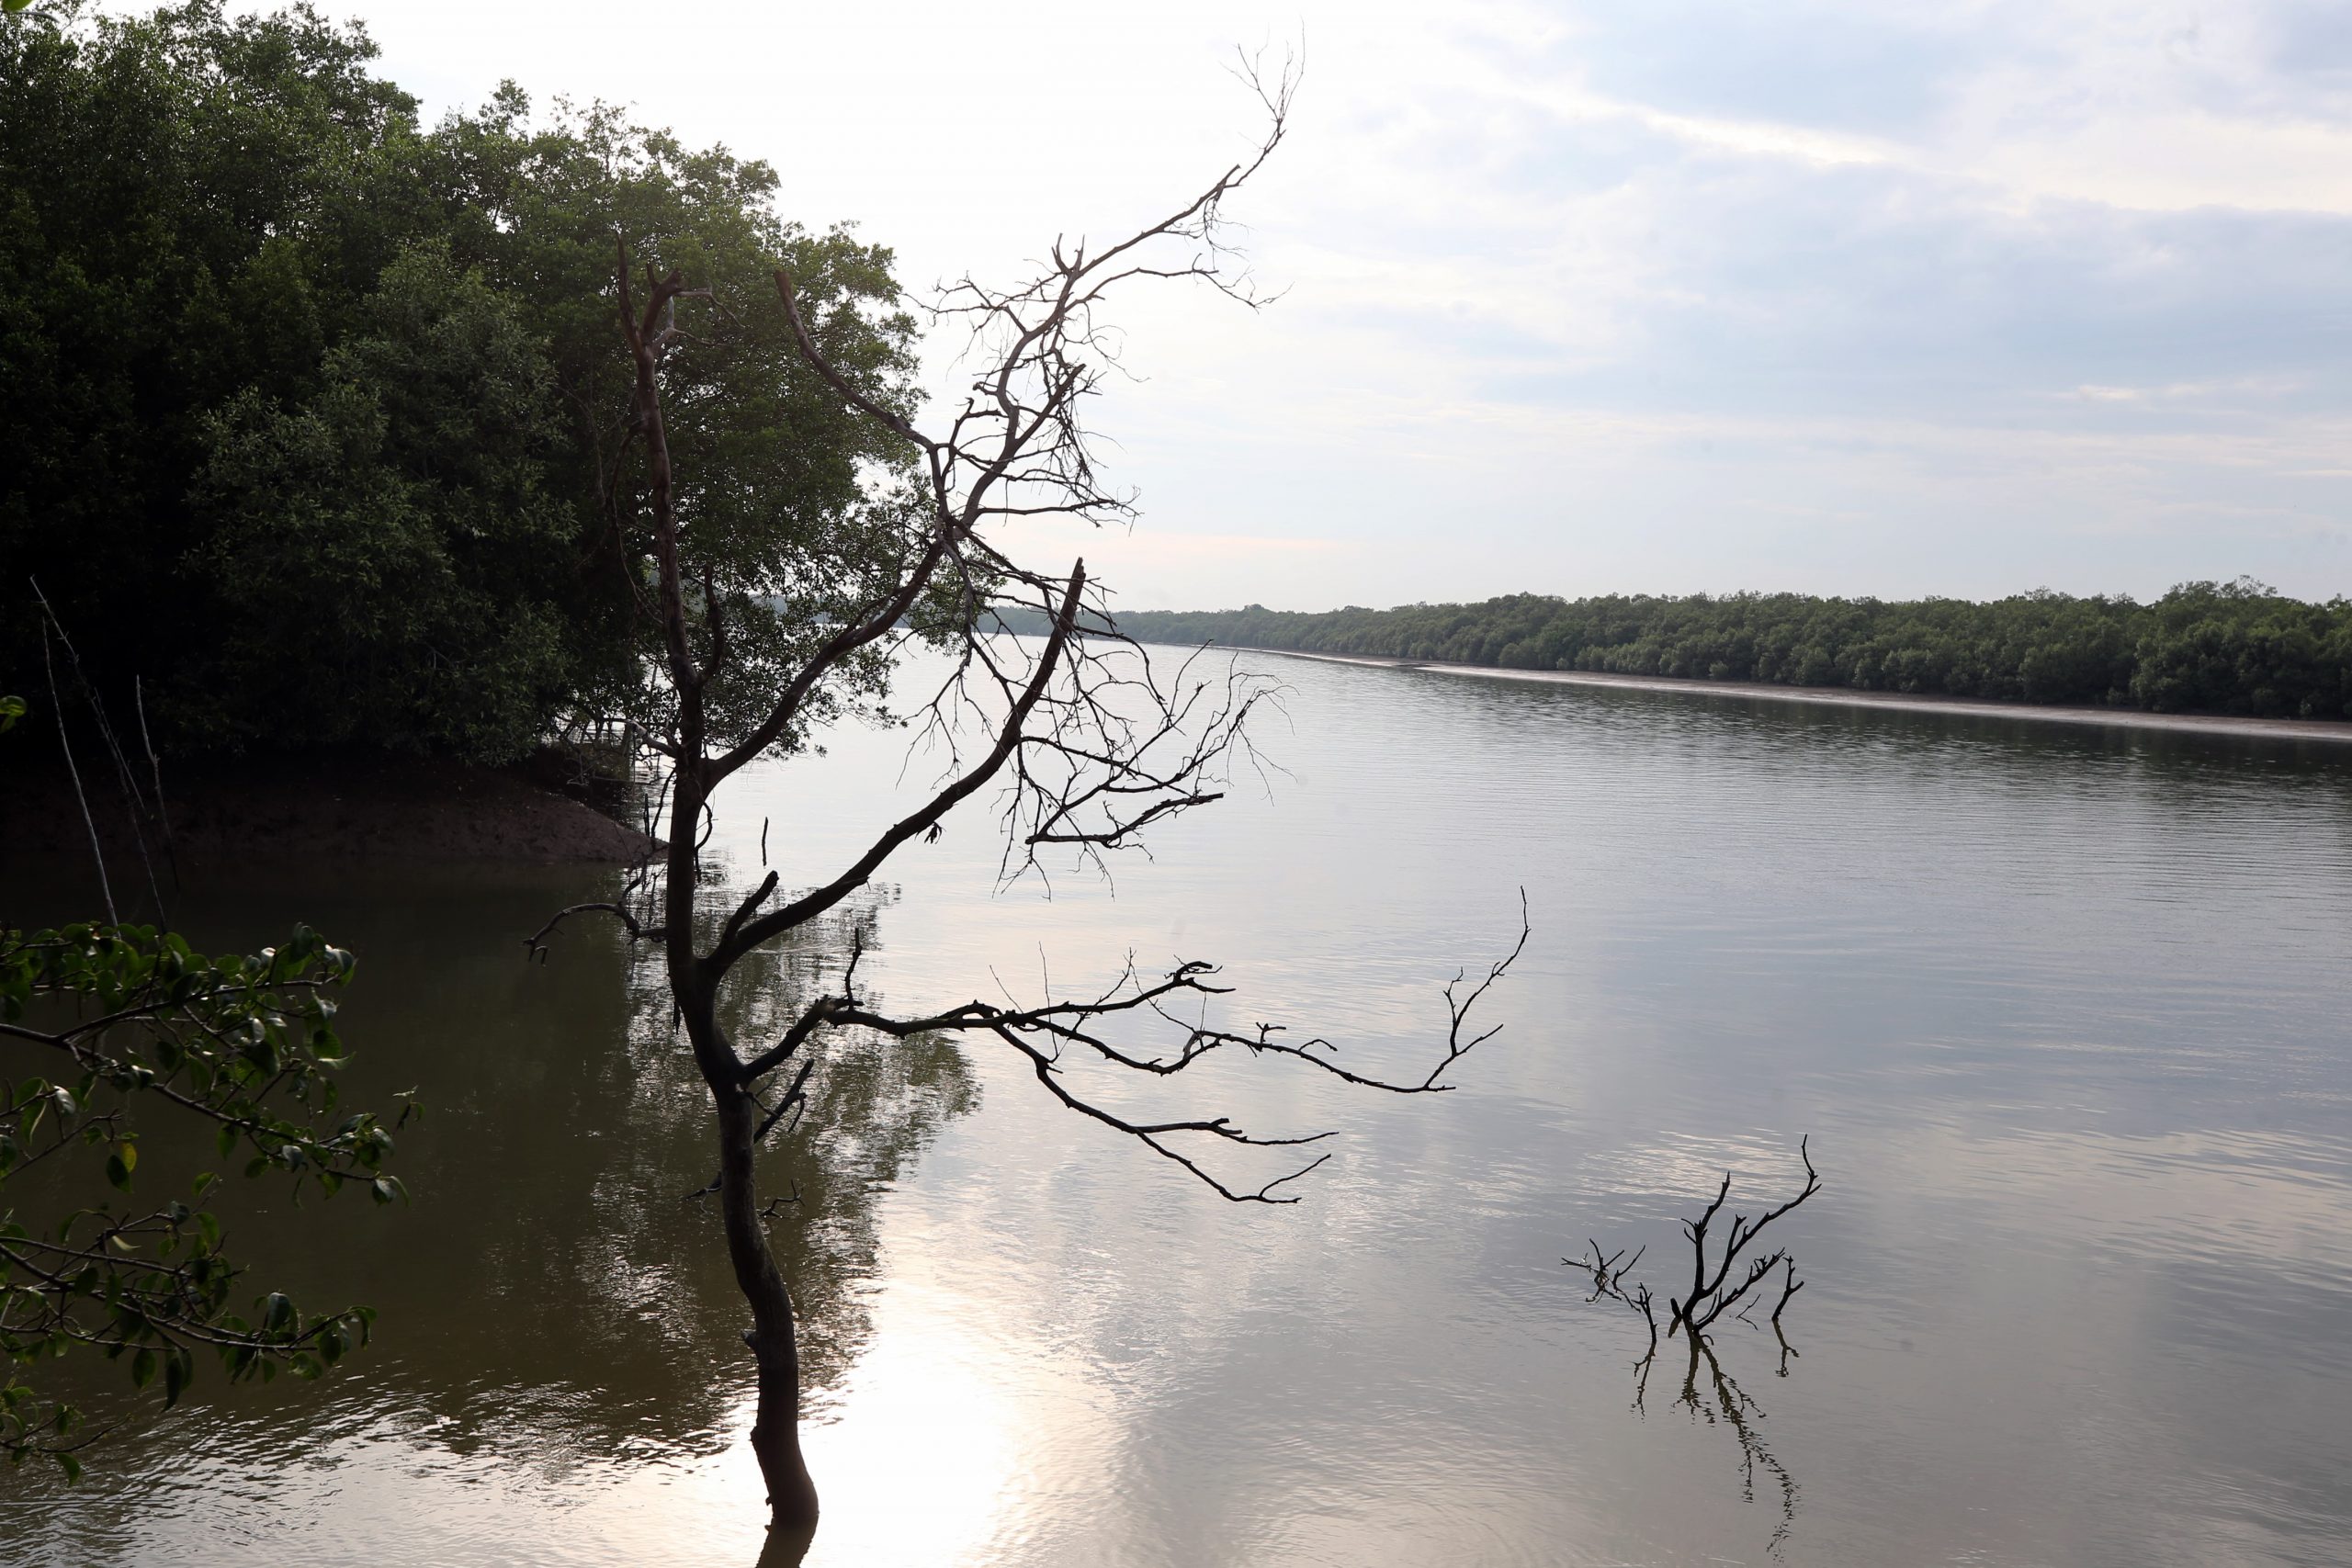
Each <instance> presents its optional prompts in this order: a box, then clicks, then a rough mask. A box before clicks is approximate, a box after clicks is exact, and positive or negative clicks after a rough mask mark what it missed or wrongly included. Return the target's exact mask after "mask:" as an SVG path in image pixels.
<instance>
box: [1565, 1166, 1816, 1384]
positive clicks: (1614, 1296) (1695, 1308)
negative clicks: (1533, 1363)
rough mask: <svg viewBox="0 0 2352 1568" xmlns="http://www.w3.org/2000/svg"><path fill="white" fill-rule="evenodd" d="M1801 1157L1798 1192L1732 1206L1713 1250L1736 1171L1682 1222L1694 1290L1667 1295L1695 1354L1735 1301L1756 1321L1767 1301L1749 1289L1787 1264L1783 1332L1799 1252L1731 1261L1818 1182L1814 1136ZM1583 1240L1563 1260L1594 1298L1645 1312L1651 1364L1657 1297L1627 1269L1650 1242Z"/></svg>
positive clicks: (1670, 1329)
mask: <svg viewBox="0 0 2352 1568" xmlns="http://www.w3.org/2000/svg"><path fill="white" fill-rule="evenodd" d="M1797 1158H1798V1159H1799V1160H1801V1161H1803V1162H1804V1186H1803V1187H1801V1188H1800V1189H1798V1190H1797V1195H1796V1196H1795V1197H1793V1198H1792V1199H1790V1200H1789V1201H1787V1202H1785V1203H1781V1204H1779V1205H1777V1206H1775V1207H1773V1208H1770V1209H1767V1210H1765V1211H1764V1212H1763V1213H1760V1214H1758V1215H1757V1216H1756V1217H1755V1218H1754V1219H1752V1220H1751V1219H1749V1218H1748V1217H1747V1215H1746V1214H1742V1213H1734V1214H1733V1215H1732V1217H1731V1228H1730V1229H1729V1230H1728V1231H1727V1232H1726V1233H1725V1234H1724V1237H1723V1240H1722V1242H1721V1243H1720V1245H1719V1247H1717V1249H1716V1250H1715V1251H1714V1252H1713V1255H1712V1256H1711V1255H1710V1253H1709V1249H1708V1243H1707V1234H1708V1232H1709V1230H1710V1229H1711V1228H1713V1224H1714V1222H1715V1219H1716V1216H1717V1215H1719V1214H1721V1213H1723V1207H1724V1203H1725V1202H1726V1201H1729V1200H1730V1198H1731V1172H1729V1171H1725V1172H1724V1179H1723V1184H1722V1185H1721V1186H1720V1187H1718V1188H1716V1189H1715V1197H1714V1201H1713V1202H1711V1203H1709V1204H1708V1205H1707V1207H1706V1209H1705V1210H1704V1211H1703V1212H1702V1213H1701V1214H1700V1215H1699V1217H1698V1218H1697V1219H1695V1220H1685V1221H1683V1222H1682V1234H1683V1235H1684V1236H1685V1237H1687V1238H1688V1239H1689V1241H1690V1243H1691V1292H1690V1294H1689V1295H1687V1296H1683V1297H1679V1298H1677V1297H1672V1296H1669V1297H1668V1298H1667V1303H1666V1307H1667V1320H1666V1337H1668V1339H1671V1338H1673V1337H1675V1336H1676V1335H1677V1334H1683V1335H1686V1336H1687V1337H1689V1339H1690V1341H1691V1350H1692V1354H1693V1355H1696V1354H1697V1353H1698V1351H1699V1349H1700V1348H1702V1346H1703V1345H1704V1344H1705V1342H1706V1338H1707V1333H1708V1330H1709V1329H1711V1328H1713V1326H1714V1325H1715V1323H1716V1322H1717V1320H1719V1319H1720V1318H1722V1317H1723V1315H1724V1314H1725V1313H1732V1312H1733V1309H1734V1308H1738V1311H1737V1312H1736V1313H1733V1315H1734V1316H1736V1317H1738V1318H1740V1319H1741V1320H1742V1321H1743V1322H1746V1323H1747V1325H1748V1326H1750V1327H1751V1328H1752V1327H1754V1326H1755V1320H1754V1318H1753V1317H1752V1316H1751V1315H1750V1314H1753V1313H1754V1312H1755V1310H1756V1308H1757V1307H1758V1306H1760V1305H1761V1304H1762V1303H1763V1298H1762V1297H1761V1296H1758V1297H1755V1298H1752V1299H1751V1298H1750V1296H1749V1292H1752V1291H1754V1290H1755V1289H1756V1288H1757V1287H1758V1286H1759V1285H1761V1284H1763V1283H1764V1282H1765V1281H1766V1280H1769V1279H1770V1278H1771V1276H1772V1273H1773V1271H1774V1270H1775V1269H1779V1270H1781V1271H1782V1277H1781V1294H1780V1297H1779V1299H1778V1300H1776V1301H1775V1302H1774V1303H1773V1304H1772V1315H1771V1318H1770V1322H1771V1325H1772V1331H1773V1333H1774V1334H1775V1335H1779V1334H1780V1332H1781V1314H1782V1313H1783V1312H1786V1311H1787V1310H1788V1306H1789V1303H1790V1302H1791V1301H1792V1300H1793V1299H1794V1298H1795V1296H1796V1293H1797V1292H1799V1291H1802V1290H1804V1280H1800V1279H1798V1278H1797V1265H1796V1259H1795V1258H1792V1257H1791V1256H1790V1254H1789V1249H1788V1248H1787V1247H1776V1248H1775V1249H1774V1250H1772V1251H1771V1252H1770V1253H1766V1254H1764V1255H1762V1256H1760V1257H1755V1256H1751V1257H1749V1258H1748V1261H1747V1267H1746V1268H1745V1269H1741V1270H1740V1271H1739V1273H1738V1274H1737V1276H1736V1277H1735V1276H1734V1274H1733V1272H1732V1269H1733V1266H1734V1265H1735V1264H1736V1263H1737V1262H1738V1261H1739V1259H1740V1258H1741V1257H1742V1256H1743V1255H1745V1254H1747V1250H1748V1248H1749V1247H1752V1246H1754V1245H1755V1243H1756V1241H1757V1239H1758V1237H1759V1236H1761V1235H1763V1234H1764V1229H1765V1227H1766V1226H1767V1225H1770V1224H1772V1222H1773V1221H1775V1220H1779V1219H1781V1218H1784V1217H1785V1216H1786V1215H1788V1214H1789V1213H1791V1212H1792V1211H1793V1210H1794V1209H1795V1208H1796V1207H1797V1206H1798V1205H1799V1204H1801V1203H1803V1202H1804V1201H1805V1200H1806V1199H1808V1198H1811V1197H1812V1196H1813V1195H1814V1194H1815V1193H1816V1192H1818V1191H1820V1190H1821V1173H1820V1172H1819V1171H1816V1170H1815V1169H1814V1168H1813V1140H1812V1138H1811V1137H1809V1136H1808V1137H1804V1138H1801V1139H1799V1140H1798V1141H1797ZM1585 1246H1586V1247H1587V1248H1588V1249H1589V1250H1588V1253H1587V1255H1586V1256H1585V1257H1582V1258H1561V1259H1560V1261H1561V1262H1562V1263H1564V1264H1566V1266H1567V1267H1569V1268H1571V1269H1578V1270H1581V1271H1582V1272H1584V1273H1586V1274H1589V1275H1590V1276H1591V1277H1592V1294H1591V1295H1590V1296H1589V1297H1587V1298H1586V1299H1587V1300H1588V1301H1596V1302H1597V1301H1600V1300H1601V1299H1603V1298H1604V1297H1605V1298H1607V1299H1608V1300H1610V1301H1613V1302H1616V1303H1619V1304H1620V1305H1623V1306H1625V1307H1628V1308H1630V1309H1632V1310H1633V1311H1634V1312H1636V1313H1639V1314H1641V1317H1642V1321H1643V1323H1644V1324H1645V1325H1647V1326H1648V1328H1649V1334H1650V1338H1649V1348H1648V1350H1647V1352H1646V1353H1645V1354H1644V1356H1643V1357H1642V1359H1640V1360H1639V1361H1637V1362H1635V1363H1634V1364H1635V1366H1637V1367H1641V1368H1644V1369H1646V1368H1647V1367H1648V1365H1649V1363H1650V1361H1651V1359H1653V1358H1655V1357H1656V1356H1657V1341H1658V1332H1657V1300H1656V1298H1655V1297H1654V1296H1652V1295H1651V1293H1650V1288H1649V1286H1648V1285H1647V1284H1645V1283H1638V1282H1629V1281H1628V1280H1627V1278H1626V1276H1627V1275H1628V1274H1630V1273H1631V1272H1632V1271H1633V1269H1634V1265H1635V1264H1637V1263H1639V1262H1640V1261H1641V1260H1642V1257H1643V1252H1645V1251H1646V1250H1647V1248H1644V1249H1642V1251H1637V1252H1635V1253H1634V1256H1633V1257H1631V1258H1627V1257H1626V1256H1625V1254H1624V1251H1623V1249H1622V1248H1621V1249H1619V1250H1618V1251H1616V1252H1614V1253H1604V1252H1602V1251H1601V1248H1600V1243H1599V1242H1597V1241H1587V1242H1586V1243H1585ZM1743 1302H1745V1303H1747V1304H1746V1305H1745V1306H1742V1305H1741V1303H1743ZM1781 1348H1782V1349H1783V1351H1787V1350H1788V1349H1789V1343H1788V1339H1787V1337H1786V1336H1781ZM1787 1367H1788V1363H1787V1359H1786V1356H1785V1355H1784V1356H1783V1358H1782V1360H1781V1371H1782V1372H1783V1373H1785V1372H1786V1371H1787Z"/></svg>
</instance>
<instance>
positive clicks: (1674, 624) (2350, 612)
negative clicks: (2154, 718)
mask: <svg viewBox="0 0 2352 1568" xmlns="http://www.w3.org/2000/svg"><path fill="white" fill-rule="evenodd" d="M1119 626H1120V629H1121V630H1123V631H1125V633H1126V634H1127V635H1129V636H1131V637H1137V638H1140V639H1142V640H1144V641H1147V642H1171V643H1201V642H1215V643H1221V644H1224V645H1227V646H1229V647H1241V648H1275V649H1295V650H1297V651H1300V652H1311V653H1351V654H1367V655H1376V656H1381V657H1386V658H1395V659H1426V660H1441V661H1445V662H1451V663H1460V664H1485V665H1495V666H1499V667H1502V668H1505V669H1512V670H1593V671H1611V672H1614V673H1619V674H1627V675H1666V676H1675V677H1680V678H1684V679H1691V680H1704V681H1760V682H1774V683H1779V684H1784V685H1792V686H1850V687H1852V688H1854V689H1856V690H1858V691H1866V692H1916V693H1929V694H1939V695H1944V696H1956V697H1985V698H1992V699H1995V700H1997V701H2004V702H2026V703H2083V704H2094V705H2103V706H2114V707H2137V708H2146V709H2152V710H2154V711H2155V712H2159V713H2225V714H2259V715H2266V716H2272V715H2275V716H2291V717H2302V718H2344V717H2346V716H2352V601H2347V600H2346V599H2343V598H2341V597H2339V598H2336V599H2334V600H2331V601H2329V602H2328V603H2326V604H2306V603H2304V602H2302V601H2301V600H2296V599H2290V598H2286V597H2284V596H2282V595H2281V594H2279V593H2278V592H2275V591H2273V590H2271V589H2268V588H2266V587H2263V586H2262V585H2260V584H2258V583H2255V582H2250V581H2243V580H2242V581H2237V582H2233V583H2213V582H2187V583H2183V584H2181V585H2180V586H2179V587H2177V588H2175V589H2174V590H2173V591H2172V592H2169V593H2166V594H2165V596H2164V597H2163V598H2161V599H2158V600H2155V601H2154V603H2152V604H2138V603H2135V602H2133V601H2132V600H2131V599H2130V598H2126V597H2120V596H2119V597H2114V598H2109V597H2104V596H2094V597H2090V598H2075V597H2074V596H2072V595H2069V594H2064V593H2052V592H2047V591H2041V592H2032V593H2020V594H2018V595H2016V596H2014V597H2011V598H2007V599H1996V600H1993V601H1991V602H1990V603H1986V604H1974V603H1971V602H1969V601H1967V600H1962V599H1922V600H1916V601H1908V602H1900V601H1887V600H1879V599H1816V598H1814V597H1811V596H1809V595H1806V594H1801V593H1734V594H1729V595H1725V596H1724V597H1721V598H1716V597H1712V596H1710V595H1707V594H1703V593H1700V594H1691V595H1690V596H1688V597H1676V596H1672V595H1651V594H1634V595H1623V594H1611V595H1608V596H1605V597H1600V598H1591V599H1558V598H1551V597H1546V596H1544V595H1542V594H1535V593H1518V594H1513V595H1510V597H1508V598H1502V599H1489V600H1487V602H1486V603H1484V604H1407V605H1401V606H1399V607H1398V608H1397V609H1394V610H1364V609H1357V608H1353V607H1351V608H1348V609H1344V610H1333V611H1330V612H1329V613H1327V614H1322V615H1306V614H1300V613H1296V612H1292V611H1283V610H1269V609H1266V608H1265V607H1264V606H1262V605H1259V604H1252V605H1250V606H1249V607H1248V608H1246V609H1241V610H1218V611H1208V612H1200V613H1185V612H1178V611H1149V612H1144V613H1141V614H1136V615H1124V616H1122V617H1120V621H1119Z"/></svg>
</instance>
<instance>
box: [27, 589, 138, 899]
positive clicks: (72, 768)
mask: <svg viewBox="0 0 2352 1568" xmlns="http://www.w3.org/2000/svg"><path fill="white" fill-rule="evenodd" d="M33 592H36V593H38V592H40V589H39V588H35V589H34V590H33ZM46 607H47V601H43V608H46ZM40 662H41V667H42V669H44V670H45V671H48V673H49V705H50V707H51V710H52V711H54V712H55V713H56V715H57V743H58V745H60V746H61V747H62V748H64V750H65V771H66V773H68V774H70V775H71V776H72V778H73V780H74V799H75V800H77V801H79V802H81V805H82V825H83V826H84V827H85V828H87V829H89V830H90V858H91V859H92V860H94V861H96V863H97V867H98V894H99V896H100V897H102V898H104V899H105V901H106V906H107V924H108V925H110V926H119V925H120V924H122V921H121V920H120V919H119V918H117V916H116V915H115V912H114V887H113V886H112V885H111V884H109V883H108V882H107V857H106V852H105V851H104V850H101V849H100V848H98V824H97V821H96V818H93V817H92V816H91V815H90V797H89V796H88V795H85V794H84V793H83V791H82V770H81V768H80V767H79V766H77V765H76V764H75V763H74V739H73V737H71V736H69V735H68V734H66V732H65V705H64V704H62V703H61V702H59V701H58V700H57V663H56V661H55V660H53V659H51V657H50V652H49V627H48V626H46V625H44V626H42V627H41V628H40Z"/></svg>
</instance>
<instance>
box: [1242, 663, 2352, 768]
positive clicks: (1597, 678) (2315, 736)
mask: <svg viewBox="0 0 2352 1568" xmlns="http://www.w3.org/2000/svg"><path fill="white" fill-rule="evenodd" d="M1236 651H1238V652H1245V653H1272V654H1276V655H1279V656H1280V657H1282V658H1284V659H1312V660H1317V661H1318V662H1321V663H1325V664H1371V665H1377V666H1379V667H1381V668H1383V669H1387V670H1427V671H1431V672H1433V673H1436V674H1440V675H1477V676H1485V677H1487V679H1490V680H1497V681H1541V682H1552V683H1555V684H1558V685H1566V686H1614V687H1618V688H1621V689H1623V690H1630V691H1637V692H1690V693H1696V694H1700V695H1702V696H1711V697H1738V698H1742V699H1747V700H1756V701H1763V702H1772V703H1812V704H1816V705H1828V706H1834V707H1874V708H1894V709H1896V710H1898V711H1901V712H1905V713H1950V714H1966V715H1969V716H1974V717H1980V718H2021V719H2030V720H2033V721H2035V722H2037V723H2042V724H2075V725H2097V726H2100V727H2103V728H2110V729H2168V730H2176V731H2186V732H2188V733H2192V734H2199V735H2215V736H2254V737H2260V738H2264V739H2289V740H2315V741H2319V742H2321V743H2322V744H2327V745H2346V746H2352V723H2346V722H2342V721H2339V720H2333V719H2324V718H2240V717H2234V716H2230V715H2226V714H2188V713H2149V712H2145V711H2143V710H2142V709H2138V708H2094V707H2066V706H2060V705H2040V704H2031V703H1988V702H1984V701H1981V700H1977V699H1973V698H1969V697H1942V696H1931V695H1925V694H1917V695H1915V694H1905V693H1900V692H1858V691H1855V690H1854V689H1853V688H1851V687H1849V686H1780V685H1770V684H1767V683H1765V682H1759V681H1683V680H1676V679H1674V678H1672V677H1670V676H1664V675H1611V674H1604V673H1602V672H1600V671H1589V670H1510V669H1503V668H1499V667H1497V666H1495V665H1490V664H1446V663H1440V662H1436V661H1434V660H1422V659H1382V658H1376V657H1373V656H1370V655H1364V654H1349V653H1302V652H1300V651H1298V650H1297V649H1288V648H1244V649H1237V650H1236Z"/></svg>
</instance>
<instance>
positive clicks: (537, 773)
mask: <svg viewBox="0 0 2352 1568" xmlns="http://www.w3.org/2000/svg"><path fill="white" fill-rule="evenodd" d="M10 739H17V738H16V737H11V738H10ZM11 750H15V749H14V748H12V749H11ZM76 759H77V761H79V762H80V763H81V767H82V781H83V784H84V785H85V787H86V791H87V795H88V798H89V805H90V814H91V816H92V817H93V818H95V819H96V827H97V831H98V837H99V840H100V841H101V842H102V843H103V844H104V845H105V847H106V852H107V859H108V861H109V862H110V863H112V862H114V861H116V860H117V859H118V857H122V856H130V857H132V858H134V859H135V857H136V856H137V854H138V852H139V851H138V844H137V842H136V840H135V839H134V835H133V831H132V822H133V810H132V807H131V806H130V801H129V800H128V798H127V796H126V795H125V792H124V790H123V788H122V785H121V784H120V783H119V781H118V779H117V778H116V776H115V773H114V770H113V766H112V763H111V761H108V762H107V763H106V764H105V766H104V767H103V769H99V768H94V766H93V761H94V760H93V759H92V758H91V757H89V756H87V755H85V754H82V753H81V751H80V749H79V748H76ZM139 782H140V785H141V789H142V790H144V791H145V792H146V793H147V795H148V797H149V798H150V800H152V799H153V790H154V783H153V780H152V779H151V778H148V777H144V776H142V777H141V779H140V781H139ZM163 797H164V807H165V817H166V818H167V820H168V823H169V829H170V835H169V836H170V850H171V852H172V853H173V854H174V855H175V856H176V857H177V858H178V860H179V861H180V863H182V865H183V866H186V867H193V868H203V867H208V866H215V865H220V864H225V863H235V862H242V861H261V860H266V861H287V860H299V861H302V862H304V863H310V864H332V863H336V862H339V861H413V862H440V863H465V862H481V863H508V864H515V863H535V864H562V863H575V864H589V863H628V862H630V861H634V860H637V859H638V858H639V857H640V856H641V855H642V854H643V853H644V852H645V849H646V838H645V835H643V834H642V833H640V832H639V831H637V830H636V829H633V828H629V827H626V826H624V825H623V824H621V823H620V822H617V821H616V820H614V819H613V818H611V817H608V816H606V815H605V814H604V813H603V812H601V811H599V810H597V809H596V808H595V807H592V806H589V805H587V804H585V803H584V802H582V800H578V799H574V798H572V797H571V796H570V795H565V794H563V793H561V792H560V791H559V790H557V789H555V788H552V787H550V784H549V782H548V775H547V774H546V773H545V771H544V770H534V769H531V768H528V767H526V766H518V767H515V768H508V769H492V768H474V767H467V766H463V765H461V764H458V763H454V762H442V761H413V760H387V759H383V758H356V759H355V758H349V757H335V758H307V757H306V758H284V757H269V758H245V759H240V760H236V761H211V762H205V763H185V762H183V763H166V764H165V765H164V770H163ZM0 839H5V844H6V848H5V851H0V853H5V854H6V856H7V857H9V858H14V857H16V856H18V855H23V856H25V857H26V858H28V859H31V858H35V857H38V858H40V859H43V860H53V859H58V858H62V857H68V856H75V855H79V856H87V855H88V854H89V852H90V829H89V827H88V826H87V825H86V824H85V821H84V819H83V814H82V807H81V806H80V805H79V804H78V803H77V802H76V800H75V798H74V786H73V783H72V780H71V778H70V777H69V776H68V774H67V773H66V772H65V770H64V768H63V767H62V765H59V764H58V763H57V762H56V761H55V760H54V757H53V755H52V756H50V757H42V756H40V755H38V754H36V755H34V756H31V757H20V756H15V755H6V756H0ZM147 840H148V847H149V850H150V852H152V853H155V854H158V855H160V854H161V853H163V852H164V835H163V833H162V832H160V831H158V830H157V829H155V827H154V826H153V825H152V824H151V825H150V826H149V829H148V832H147Z"/></svg>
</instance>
